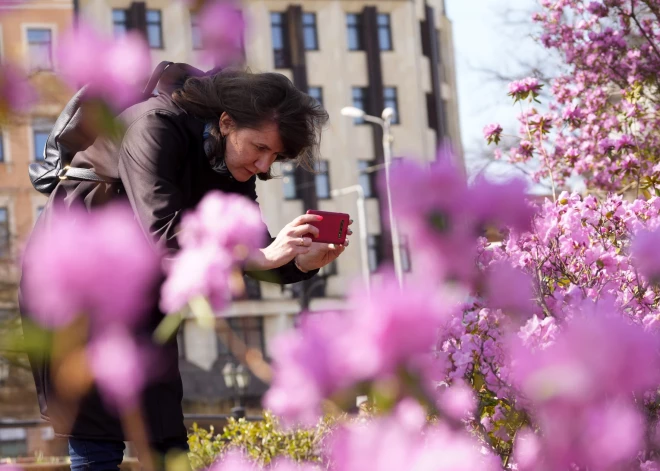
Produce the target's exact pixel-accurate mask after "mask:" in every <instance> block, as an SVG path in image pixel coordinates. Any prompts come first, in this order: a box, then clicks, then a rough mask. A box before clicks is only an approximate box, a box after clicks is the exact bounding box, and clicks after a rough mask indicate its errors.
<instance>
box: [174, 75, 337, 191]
mask: <svg viewBox="0 0 660 471" xmlns="http://www.w3.org/2000/svg"><path fill="white" fill-rule="evenodd" d="M172 99H173V100H174V102H175V103H176V104H177V105H179V106H180V107H181V108H183V109H184V110H186V111H187V112H189V113H190V114H192V115H194V116H197V117H198V118H200V119H202V120H204V121H206V122H207V123H208V124H209V125H210V129H209V138H208V139H207V142H208V149H209V150H208V154H209V156H210V158H211V160H212V162H211V163H212V164H213V165H214V167H216V166H217V164H218V163H220V164H223V163H224V153H225V149H224V139H223V138H222V135H221V134H220V127H219V121H220V116H221V115H222V113H223V112H226V113H227V114H228V115H229V116H231V118H232V119H233V121H234V123H235V124H236V127H237V128H239V129H240V128H253V129H257V128H259V127H260V126H262V125H263V124H264V123H266V122H274V123H276V124H277V127H278V129H279V133H280V138H281V139H282V144H283V145H284V155H283V156H282V157H281V158H278V159H277V160H278V161H286V160H296V161H297V164H298V165H301V166H303V167H304V168H305V169H307V170H309V171H311V172H314V171H315V167H316V165H315V163H316V156H317V154H318V151H319V145H320V143H321V130H322V128H323V126H324V125H325V124H326V123H327V121H328V113H327V112H326V111H325V109H323V106H321V104H320V103H319V102H318V101H316V100H315V99H314V98H312V97H310V96H309V95H307V94H306V93H303V92H301V91H300V90H298V89H297V88H296V87H295V86H294V85H293V84H292V83H291V81H290V80H289V79H288V78H286V77H285V76H284V75H282V74H277V73H272V72H268V73H252V72H250V71H245V70H239V69H235V68H232V69H224V70H222V71H220V72H217V73H215V74H213V75H210V76H205V77H190V78H188V79H187V80H186V81H185V83H184V84H183V87H181V88H179V89H177V90H175V91H174V92H173V93H172ZM218 161H219V162H218ZM270 177H271V175H270V171H269V172H268V173H267V174H259V178H260V179H262V180H267V179H269V178H270Z"/></svg>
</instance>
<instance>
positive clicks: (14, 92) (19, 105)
mask: <svg viewBox="0 0 660 471" xmlns="http://www.w3.org/2000/svg"><path fill="white" fill-rule="evenodd" d="M36 101H37V93H36V90H35V89H34V88H33V87H32V85H30V83H29V82H28V79H27V76H26V75H25V73H24V72H23V71H22V70H21V69H19V68H18V67H16V66H15V65H13V64H11V63H5V64H3V65H2V66H0V106H2V108H5V107H6V108H7V109H6V111H8V112H17V113H22V112H26V111H28V110H29V109H30V107H31V106H32V105H33V104H34V103H35V102H36Z"/></svg>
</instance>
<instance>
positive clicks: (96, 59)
mask: <svg viewBox="0 0 660 471" xmlns="http://www.w3.org/2000/svg"><path fill="white" fill-rule="evenodd" d="M56 55H57V58H58V64H59V67H60V69H61V70H60V73H61V75H62V77H63V78H64V80H65V81H66V82H67V83H68V84H69V85H70V86H71V87H73V88H78V87H80V86H82V85H87V86H88V93H89V95H90V96H93V97H97V98H101V99H103V100H105V101H106V102H107V103H109V104H110V105H112V106H115V107H116V108H117V109H123V108H125V107H126V106H128V105H130V104H132V102H133V101H134V100H135V99H136V98H138V97H139V96H140V94H141V93H142V91H141V87H142V86H144V83H143V82H144V80H145V79H146V78H147V77H148V75H149V72H150V71H151V59H150V53H149V47H148V46H147V44H146V42H145V40H144V39H143V38H142V37H141V36H140V35H138V34H137V33H130V32H129V33H127V34H126V35H124V36H122V37H120V38H118V39H116V40H113V39H109V38H105V37H102V36H100V35H99V34H98V33H97V32H96V30H95V29H94V28H92V27H91V26H89V25H87V24H85V23H80V24H79V25H78V27H77V28H75V29H71V30H69V31H67V32H65V33H64V34H63V35H62V37H61V38H60V40H59V45H58V47H57V49H56Z"/></svg>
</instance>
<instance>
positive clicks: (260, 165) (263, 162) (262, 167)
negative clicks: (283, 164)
mask: <svg viewBox="0 0 660 471" xmlns="http://www.w3.org/2000/svg"><path fill="white" fill-rule="evenodd" d="M271 163H272V162H271V157H270V155H268V154H263V155H262V156H260V157H259V158H258V159H257V161H256V162H255V163H254V166H255V167H257V170H259V173H266V172H268V169H269V168H270V165H271Z"/></svg>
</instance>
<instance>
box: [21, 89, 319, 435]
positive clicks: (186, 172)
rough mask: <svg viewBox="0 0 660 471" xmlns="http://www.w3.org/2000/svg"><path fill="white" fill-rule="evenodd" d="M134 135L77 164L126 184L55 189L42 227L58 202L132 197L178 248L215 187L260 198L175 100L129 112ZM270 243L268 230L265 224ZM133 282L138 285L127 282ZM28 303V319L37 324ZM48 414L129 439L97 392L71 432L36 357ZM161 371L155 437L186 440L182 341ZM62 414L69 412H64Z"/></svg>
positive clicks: (163, 357) (152, 397) (287, 279)
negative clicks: (210, 148) (181, 231)
mask: <svg viewBox="0 0 660 471" xmlns="http://www.w3.org/2000/svg"><path fill="white" fill-rule="evenodd" d="M121 118H122V120H123V122H124V123H125V124H126V127H127V131H126V133H125V135H124V137H123V139H122V141H121V143H120V144H119V145H118V146H117V145H116V144H112V143H110V142H108V141H107V140H102V139H99V140H97V142H96V143H95V144H94V145H92V146H91V147H90V148H88V149H87V150H85V151H83V152H79V153H78V154H76V155H75V157H74V159H73V162H72V166H75V167H83V168H90V169H92V170H94V171H95V172H96V173H97V174H100V175H105V176H110V177H114V178H119V179H121V184H110V183H96V182H78V181H62V182H61V183H60V184H58V186H57V188H56V189H55V190H54V191H53V193H52V194H51V196H50V199H49V201H48V204H47V206H46V208H44V211H43V213H42V216H41V217H40V219H39V221H38V222H37V225H39V224H44V223H45V221H46V220H47V219H48V218H49V217H50V214H51V212H50V209H51V208H52V206H53V204H54V202H55V201H60V202H64V203H65V205H66V206H70V205H71V204H74V203H79V202H82V203H83V204H84V205H85V207H86V208H88V209H89V210H92V209H93V208H94V207H96V206H99V205H102V204H105V203H106V202H108V201H111V200H117V199H128V201H129V202H130V204H131V206H132V208H133V211H134V213H135V214H136V216H137V218H138V220H139V222H140V223H141V225H142V227H143V229H144V230H145V232H147V233H148V234H149V235H150V236H151V237H153V238H154V239H155V240H156V243H158V244H163V245H165V246H166V247H167V248H168V249H170V250H173V251H176V250H177V248H178V244H177V240H176V230H177V225H178V223H179V221H180V218H181V215H182V214H183V213H184V212H185V211H186V210H189V209H191V208H194V207H195V206H196V205H197V203H198V202H199V201H200V200H201V199H202V197H203V196H204V195H205V194H206V193H207V192H208V191H210V190H213V189H217V190H221V191H224V192H229V193H238V194H242V195H245V196H246V197H248V198H250V199H252V200H255V201H256V191H255V178H254V177H253V178H252V179H251V180H249V181H247V182H245V183H241V182H237V181H236V180H234V179H233V178H232V177H231V176H223V175H220V174H218V173H216V172H214V171H213V170H212V169H211V166H210V164H209V162H208V159H207V158H206V156H205V154H204V150H203V146H202V134H203V130H204V123H203V122H202V121H201V120H199V119H197V118H196V117H194V116H191V115H189V114H188V113H186V112H185V111H184V110H182V109H181V108H179V107H178V106H177V105H176V104H175V103H174V102H173V101H172V100H171V99H170V97H169V96H168V95H159V96H156V97H152V98H150V99H149V100H147V101H145V102H143V103H139V104H137V105H134V106H132V107H130V108H128V109H127V110H126V111H125V112H123V113H122V115H121ZM264 234H265V237H264V239H265V240H264V243H267V242H268V240H267V237H268V235H267V230H266V228H265V226H264ZM315 273H316V272H310V273H302V272H300V271H299V270H298V269H297V268H296V267H295V265H294V264H293V263H289V264H287V265H285V266H283V267H280V268H278V269H276V270H271V271H265V272H252V273H249V275H250V276H252V277H254V278H257V279H261V280H266V281H275V282H278V283H281V284H284V283H293V282H297V281H302V280H305V279H309V278H311V277H312V276H313V275H314V274H315ZM127 282H130V280H127ZM26 301H27V300H24V299H20V297H19V303H20V304H21V307H22V309H21V311H22V313H23V317H24V321H25V322H30V320H29V314H28V313H26V312H25V310H24V309H23V307H24V306H25V305H26V304H29V303H27V302H26ZM157 304H158V303H157V299H154V304H153V309H152V311H151V315H150V317H149V319H148V322H146V324H145V325H144V326H142V328H141V331H140V332H139V334H138V335H141V336H142V337H144V338H145V339H149V338H150V337H151V332H153V329H154V328H155V326H156V325H158V323H159V322H160V320H161V319H162V318H163V313H162V312H160V310H159V309H158V307H157ZM30 361H31V364H32V369H33V373H34V377H35V382H36V386H37V391H38V396H39V403H40V408H41V411H42V415H43V416H44V417H45V418H47V419H49V420H51V422H52V423H53V426H54V428H55V431H56V433H58V434H60V435H68V436H73V437H76V438H85V439H104V440H124V434H123V432H122V429H121V425H120V422H119V420H118V419H117V417H116V415H115V414H114V412H113V411H110V410H107V409H106V408H105V406H104V404H103V402H102V401H101V399H100V397H99V396H98V394H97V393H96V391H92V392H91V393H90V394H88V395H87V397H85V399H84V400H83V401H82V404H80V407H79V408H78V413H77V418H76V420H75V423H74V424H73V428H72V430H69V428H67V427H66V425H65V424H66V423H67V422H69V420H67V417H66V415H67V414H70V412H69V411H67V410H65V409H63V408H62V409H61V408H59V407H56V406H54V404H55V402H56V401H55V398H54V396H53V387H52V384H51V379H50V372H49V365H48V361H47V360H43V359H39V358H36V357H31V358H30ZM158 363H159V370H160V371H162V372H163V374H162V375H161V376H160V377H159V378H157V380H156V381H152V383H151V385H150V386H149V388H148V389H147V391H146V393H145V397H144V401H143V406H144V412H145V415H146V418H147V425H148V428H149V433H150V436H151V439H152V440H153V441H154V442H164V441H169V440H177V439H183V440H185V437H186V429H185V427H184V425H183V414H182V408H181V400H182V396H183V393H182V384H181V376H180V373H179V368H178V347H177V343H176V339H173V340H172V341H171V342H170V343H168V344H167V345H165V346H164V347H161V348H160V350H159V356H158ZM60 409H61V410H60Z"/></svg>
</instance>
